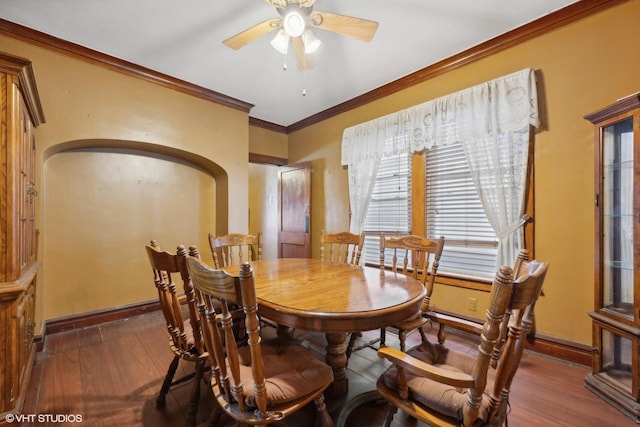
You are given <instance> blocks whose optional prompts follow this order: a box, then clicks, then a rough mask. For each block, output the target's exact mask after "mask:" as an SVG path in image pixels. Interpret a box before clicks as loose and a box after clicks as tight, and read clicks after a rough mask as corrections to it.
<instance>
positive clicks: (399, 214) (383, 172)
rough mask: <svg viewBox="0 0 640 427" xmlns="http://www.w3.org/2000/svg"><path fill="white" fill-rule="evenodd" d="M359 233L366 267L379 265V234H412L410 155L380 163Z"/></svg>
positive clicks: (388, 158)
mask: <svg viewBox="0 0 640 427" xmlns="http://www.w3.org/2000/svg"><path fill="white" fill-rule="evenodd" d="M362 231H364V232H365V233H366V234H365V243H364V249H363V251H362V252H363V254H362V255H363V257H364V262H365V263H373V264H379V263H380V233H383V232H384V233H385V235H394V234H409V233H410V232H411V154H410V153H403V154H396V155H393V156H390V157H385V158H383V159H382V160H381V161H380V167H379V169H378V174H377V176H376V182H375V185H374V188H373V194H372V196H371V202H370V203H369V208H368V210H367V216H366V218H365V221H364V224H363V225H362Z"/></svg>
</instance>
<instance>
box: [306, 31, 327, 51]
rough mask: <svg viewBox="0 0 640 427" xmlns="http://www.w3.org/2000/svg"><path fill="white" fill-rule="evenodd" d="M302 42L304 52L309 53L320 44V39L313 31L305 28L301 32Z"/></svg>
mask: <svg viewBox="0 0 640 427" xmlns="http://www.w3.org/2000/svg"><path fill="white" fill-rule="evenodd" d="M302 43H304V53H307V54H309V53H313V52H315V51H316V50H318V48H319V47H320V45H321V44H322V40H320V39H319V38H317V37H316V35H315V34H313V31H311V30H310V29H308V28H307V29H306V30H304V32H303V33H302Z"/></svg>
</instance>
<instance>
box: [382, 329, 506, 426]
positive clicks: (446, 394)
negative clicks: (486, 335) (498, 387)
mask: <svg viewBox="0 0 640 427" xmlns="http://www.w3.org/2000/svg"><path fill="white" fill-rule="evenodd" d="M407 354H409V355H411V356H413V357H415V358H416V359H419V360H421V361H423V362H425V363H428V364H430V365H433V366H436V367H438V368H441V369H446V370H449V371H453V372H462V373H466V374H469V375H471V374H472V369H473V365H474V363H475V360H476V359H475V357H473V356H471V355H468V354H465V353H460V352H456V351H452V350H450V349H447V348H446V347H444V346H442V345H441V344H434V343H431V342H429V341H426V342H423V343H421V344H420V345H418V346H416V347H414V348H412V349H411V350H409V351H407ZM396 372H397V370H396V367H395V365H393V366H392V367H391V368H389V369H388V370H387V371H386V372H385V373H384V374H383V376H382V378H381V380H382V381H383V384H384V385H385V386H386V387H388V388H390V389H393V390H397V389H398V385H397V382H396V379H397V373H396ZM494 378H495V375H494V370H493V369H489V372H488V375H487V386H486V387H485V390H491V389H492V388H493V381H494ZM407 386H408V387H409V393H410V396H409V399H410V400H412V401H415V402H419V403H421V404H423V405H425V406H426V407H429V408H432V409H434V410H436V411H438V412H440V413H442V414H444V415H447V416H449V417H452V418H456V419H458V420H461V419H462V409H463V408H464V405H465V404H466V403H467V397H468V395H467V390H468V389H463V388H458V387H453V386H449V385H447V384H442V383H439V382H437V381H433V380H430V379H428V378H425V377H422V376H417V375H413V374H411V373H409V372H407ZM488 409H489V396H488V395H487V393H486V392H485V394H484V395H483V398H482V402H481V404H480V412H479V415H478V418H479V419H480V420H486V418H487V415H488Z"/></svg>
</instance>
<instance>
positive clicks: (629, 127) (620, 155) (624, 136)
mask: <svg viewBox="0 0 640 427" xmlns="http://www.w3.org/2000/svg"><path fill="white" fill-rule="evenodd" d="M585 118H586V119H587V120H589V121H591V122H592V123H593V124H594V127H595V152H596V162H595V172H596V173H595V178H596V179H595V219H596V223H595V232H596V235H595V305H594V310H593V311H591V312H589V316H591V318H592V321H593V322H592V323H593V371H592V373H591V374H590V375H589V376H587V378H586V387H587V388H588V389H589V390H591V391H593V392H594V393H595V394H597V395H598V396H600V397H601V398H602V399H604V400H605V401H607V402H608V403H610V404H611V405H612V406H614V407H616V408H617V409H618V410H620V411H621V412H623V413H624V414H625V415H627V416H628V417H629V418H631V419H633V420H634V421H636V422H640V95H639V94H635V95H632V96H629V97H627V98H624V99H621V100H620V101H618V102H617V103H615V104H613V105H610V106H608V107H606V108H603V109H602V110H599V111H596V112H594V113H592V114H589V115H587V116H585Z"/></svg>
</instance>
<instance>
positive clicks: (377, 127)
mask: <svg viewBox="0 0 640 427" xmlns="http://www.w3.org/2000/svg"><path fill="white" fill-rule="evenodd" d="M530 126H535V127H537V126H538V102H537V94H536V84H535V74H534V71H533V70H532V69H530V68H527V69H524V70H521V71H518V72H515V73H513V74H509V75H507V76H503V77H500V78H497V79H494V80H491V81H488V82H485V83H482V84H480V85H477V86H473V87H471V88H468V89H465V90H462V91H460V92H456V93H453V94H451V95H447V96H443V97H441V98H437V99H434V100H432V101H428V102H425V103H423V104H419V105H416V106H413V107H410V108H407V109H405V110H401V111H398V112H396V113H392V114H389V115H386V116H384V117H380V118H378V119H374V120H371V121H369V122H366V123H362V124H359V125H356V126H353V127H350V128H347V129H345V130H344V133H343V137H342V164H343V165H347V166H348V168H349V186H350V189H349V197H350V203H351V209H352V212H353V213H354V214H353V215H352V218H351V226H350V228H351V230H352V231H354V232H359V231H360V229H361V227H362V221H363V220H364V215H365V214H366V209H367V207H368V205H369V200H370V198H371V191H372V189H373V183H372V181H374V180H375V176H376V175H375V173H373V169H371V171H372V173H364V172H363V170H362V169H363V168H373V166H372V165H375V168H376V170H377V165H378V164H379V161H380V159H381V158H383V157H386V156H389V155H392V154H399V153H407V152H419V151H422V150H425V149H429V148H431V147H433V146H434V145H436V144H442V145H447V144H450V143H452V142H456V141H459V142H461V143H462V145H463V147H464V148H465V154H466V156H467V159H468V161H469V166H470V169H471V171H472V176H473V179H474V184H475V186H476V189H477V190H478V194H479V195H480V199H481V201H482V203H483V206H484V209H485V212H486V214H487V217H488V218H489V221H490V223H491V225H492V226H493V227H494V230H495V232H496V234H497V235H498V238H499V239H500V241H499V247H498V259H497V265H498V266H500V265H512V264H513V261H514V258H515V256H516V254H517V250H518V248H519V247H520V246H521V244H522V227H521V226H522V224H523V223H524V221H523V220H522V217H523V207H524V190H525V183H526V168H527V158H528V153H529V130H530ZM351 186H353V190H352V189H351ZM356 212H358V215H355V213H356ZM363 212H364V213H363Z"/></svg>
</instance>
